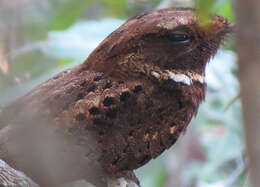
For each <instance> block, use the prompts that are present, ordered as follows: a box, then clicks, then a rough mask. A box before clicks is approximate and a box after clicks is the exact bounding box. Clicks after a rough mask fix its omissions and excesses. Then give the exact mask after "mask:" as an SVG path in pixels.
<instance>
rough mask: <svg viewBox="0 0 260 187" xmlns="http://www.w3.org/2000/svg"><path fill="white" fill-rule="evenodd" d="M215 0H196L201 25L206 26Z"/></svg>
mask: <svg viewBox="0 0 260 187" xmlns="http://www.w3.org/2000/svg"><path fill="white" fill-rule="evenodd" d="M216 1H217V0H197V1H196V5H197V9H198V16H199V20H200V24H201V25H202V26H205V27H206V26H208V23H209V20H210V14H211V12H212V10H213V7H214V5H215V4H216Z"/></svg>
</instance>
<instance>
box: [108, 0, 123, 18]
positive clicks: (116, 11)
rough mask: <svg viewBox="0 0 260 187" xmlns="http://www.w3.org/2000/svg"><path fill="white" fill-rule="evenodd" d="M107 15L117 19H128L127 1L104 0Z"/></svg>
mask: <svg viewBox="0 0 260 187" xmlns="http://www.w3.org/2000/svg"><path fill="white" fill-rule="evenodd" d="M104 3H105V5H106V10H107V11H108V12H107V13H108V14H109V15H111V16H116V17H127V0H104Z"/></svg>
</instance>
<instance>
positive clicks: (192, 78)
mask: <svg viewBox="0 0 260 187" xmlns="http://www.w3.org/2000/svg"><path fill="white" fill-rule="evenodd" d="M151 75H152V76H153V77H155V78H156V79H159V80H172V81H174V82H177V83H183V84H185V85H188V86H190V85H192V84H193V83H194V82H199V83H201V84H204V83H205V77H204V76H203V75H200V74H198V73H195V72H183V71H182V72H180V71H179V72H178V71H175V70H171V71H170V70H165V71H164V72H157V71H152V72H151Z"/></svg>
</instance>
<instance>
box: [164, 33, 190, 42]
mask: <svg viewBox="0 0 260 187" xmlns="http://www.w3.org/2000/svg"><path fill="white" fill-rule="evenodd" d="M167 38H168V40H170V41H172V42H176V43H177V42H181V43H182V42H188V41H190V36H189V35H188V34H177V33H171V34H168V36H167Z"/></svg>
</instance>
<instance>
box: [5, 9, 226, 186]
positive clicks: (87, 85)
mask: <svg viewBox="0 0 260 187" xmlns="http://www.w3.org/2000/svg"><path fill="white" fill-rule="evenodd" d="M203 25H204V26H203ZM229 30H230V28H229V25H228V22H227V21H226V20H225V19H223V18H222V17H219V16H212V20H210V21H209V23H208V25H207V26H205V24H200V23H199V21H198V20H197V17H196V14H195V11H194V10H193V9H184V8H172V9H163V10H154V11H150V12H147V13H145V14H142V15H139V16H136V17H134V18H132V19H130V20H128V21H127V22H126V23H125V24H123V25H122V26H121V27H119V28H118V29H117V30H116V31H114V32H113V33H112V34H111V35H110V36H108V37H107V38H106V39H105V40H104V41H103V42H102V43H101V44H100V45H99V46H98V47H97V48H96V49H95V50H94V52H93V53H92V54H91V55H90V56H89V57H88V58H87V60H86V61H85V62H84V63H83V64H81V65H79V66H77V67H75V68H72V69H70V70H67V71H64V72H62V73H60V74H58V75H57V76H55V77H53V78H52V79H50V80H48V81H47V82H45V83H43V84H41V85H40V86H38V87H37V88H35V89H34V90H32V91H31V92H30V93H28V94H27V95H25V96H24V97H22V98H21V99H19V100H18V101H16V102H15V103H14V104H12V105H11V106H9V107H7V108H6V109H5V110H4V111H3V113H2V122H1V124H5V125H8V126H10V127H12V128H13V129H14V130H9V129H8V128H9V127H8V126H7V127H5V128H4V129H3V130H6V131H7V132H8V133H4V131H3V130H2V131H3V132H2V134H10V135H8V138H6V139H7V140H5V141H4V142H5V144H2V146H1V149H0V156H1V159H4V160H6V161H7V162H8V163H10V164H11V165H12V166H13V167H15V168H17V169H20V170H22V171H24V172H25V173H26V174H28V175H29V176H30V177H32V178H33V179H34V180H35V181H36V182H38V183H40V184H41V185H42V186H51V185H57V184H59V183H64V182H70V181H73V180H76V179H82V178H85V179H87V180H89V181H90V182H92V183H94V184H96V185H99V186H105V180H106V179H105V178H104V176H106V177H110V178H111V177H122V176H123V177H126V178H131V179H133V180H135V177H134V175H133V173H132V171H133V170H134V169H136V168H139V167H141V166H143V165H144V164H145V163H147V162H148V161H149V160H151V159H152V158H156V157H157V156H159V155H160V154H161V153H162V152H163V151H164V150H166V149H168V148H170V147H171V146H172V145H173V144H174V143H175V141H176V140H177V139H178V137H179V136H180V134H181V133H182V132H183V131H184V130H185V129H186V127H187V125H188V124H189V122H190V120H191V119H192V117H193V116H194V115H196V113H197V111H198V107H199V104H200V103H201V102H202V101H203V100H204V97H205V88H206V84H205V82H204V74H205V73H204V72H205V66H206V63H207V62H208V60H209V58H210V57H211V56H212V55H214V54H215V53H216V51H217V49H218V47H219V45H220V43H221V41H222V40H223V38H224V36H225V35H226V34H227V33H228V32H229ZM12 128H11V129H12ZM21 134H22V136H19V135H21ZM0 137H1V134H0ZM46 155H47V156H46ZM32 163H33V164H35V166H32ZM39 168H41V169H39Z"/></svg>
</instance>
